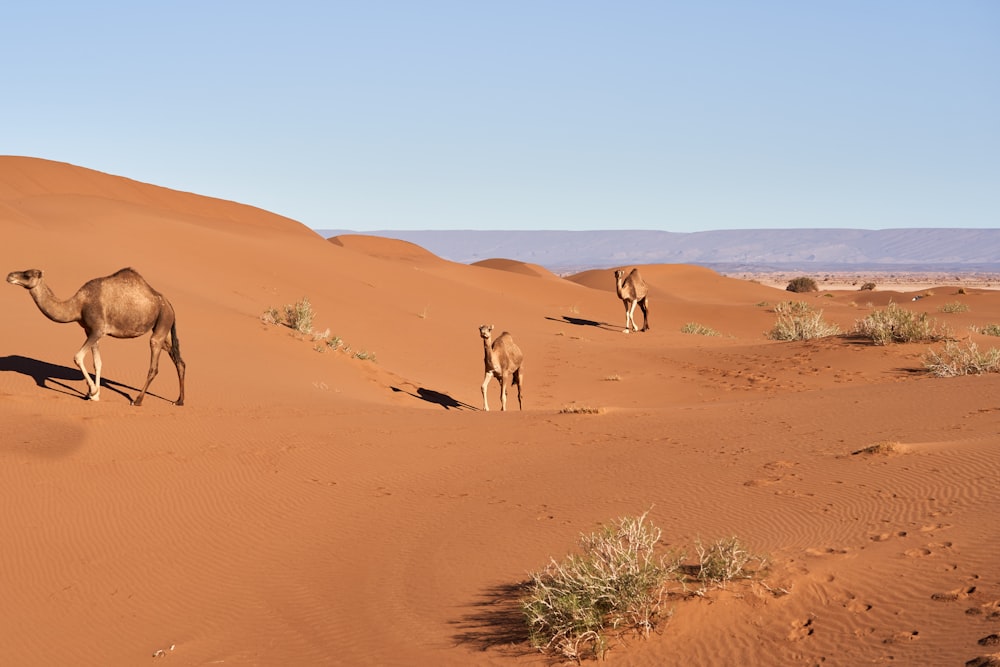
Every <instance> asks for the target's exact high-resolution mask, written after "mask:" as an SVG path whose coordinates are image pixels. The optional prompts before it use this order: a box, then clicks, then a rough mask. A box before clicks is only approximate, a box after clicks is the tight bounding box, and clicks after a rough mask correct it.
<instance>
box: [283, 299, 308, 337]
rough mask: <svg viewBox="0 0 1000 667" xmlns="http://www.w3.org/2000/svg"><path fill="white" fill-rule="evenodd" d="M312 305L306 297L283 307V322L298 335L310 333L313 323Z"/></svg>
mask: <svg viewBox="0 0 1000 667" xmlns="http://www.w3.org/2000/svg"><path fill="white" fill-rule="evenodd" d="M313 314H314V313H313V310H312V304H310V303H309V299H308V298H307V297H302V299H301V300H300V301H296V302H295V303H292V304H287V305H286V306H285V322H286V323H287V324H288V326H290V327H291V328H292V329H295V330H296V331H298V332H299V333H304V334H307V333H311V332H312V322H313Z"/></svg>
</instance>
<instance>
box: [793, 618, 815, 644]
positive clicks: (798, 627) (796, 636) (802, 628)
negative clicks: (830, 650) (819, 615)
mask: <svg viewBox="0 0 1000 667" xmlns="http://www.w3.org/2000/svg"><path fill="white" fill-rule="evenodd" d="M812 624H813V620H812V619H811V618H807V619H806V620H804V621H792V630H791V632H789V633H788V641H790V642H797V641H799V640H800V639H805V638H806V637H808V636H809V635H811V634H812V633H813V632H814V631H815V628H813V626H812Z"/></svg>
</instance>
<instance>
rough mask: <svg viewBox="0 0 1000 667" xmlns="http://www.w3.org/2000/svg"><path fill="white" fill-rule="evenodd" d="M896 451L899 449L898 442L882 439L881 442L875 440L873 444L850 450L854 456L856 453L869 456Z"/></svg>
mask: <svg viewBox="0 0 1000 667" xmlns="http://www.w3.org/2000/svg"><path fill="white" fill-rule="evenodd" d="M897 451H899V443H898V442H894V441H892V440H882V441H881V442H876V443H875V444H873V445H868V446H867V447H863V448H861V449H859V450H857V451H854V452H851V454H853V455H854V456H857V455H858V454H867V455H870V456H874V455H879V454H881V455H886V454H894V453H896V452H897Z"/></svg>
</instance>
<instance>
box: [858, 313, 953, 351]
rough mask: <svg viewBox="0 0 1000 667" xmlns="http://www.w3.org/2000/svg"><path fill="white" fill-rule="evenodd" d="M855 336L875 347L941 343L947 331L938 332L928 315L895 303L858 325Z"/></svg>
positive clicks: (859, 321)
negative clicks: (923, 342) (927, 342)
mask: <svg viewBox="0 0 1000 667" xmlns="http://www.w3.org/2000/svg"><path fill="white" fill-rule="evenodd" d="M854 333H855V334H857V335H859V336H861V337H863V338H868V339H870V340H871V341H872V342H873V343H875V344H876V345H888V344H889V343H915V342H921V341H938V340H943V339H945V338H947V337H948V332H947V330H946V329H941V328H939V327H938V326H937V323H936V322H935V321H934V320H932V319H930V318H928V317H927V313H920V314H919V315H918V314H916V313H914V312H913V311H911V310H907V309H906V308H901V307H900V306H898V305H897V304H895V303H890V304H889V305H888V306H887V307H885V308H884V309H882V310H876V311H874V312H872V313H870V314H868V315H867V316H866V317H865V318H864V319H861V320H858V321H857V322H855V323H854Z"/></svg>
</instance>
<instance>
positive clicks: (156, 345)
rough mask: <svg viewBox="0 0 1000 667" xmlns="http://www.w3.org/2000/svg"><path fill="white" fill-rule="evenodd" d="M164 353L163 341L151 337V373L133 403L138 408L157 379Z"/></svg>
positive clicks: (147, 374) (147, 375)
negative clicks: (154, 379)
mask: <svg viewBox="0 0 1000 667" xmlns="http://www.w3.org/2000/svg"><path fill="white" fill-rule="evenodd" d="M162 351H163V340H162V339H158V338H157V337H156V336H153V337H151V338H150V339H149V372H148V373H146V384H144V385H142V391H140V392H139V395H138V396H137V397H136V399H135V400H134V401H132V405H134V406H136V407H139V406H141V405H142V399H143V398H145V397H146V390H147V389H149V385H150V383H152V382H153V378H155V377H156V374H157V373H158V372H159V371H160V352H162Z"/></svg>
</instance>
